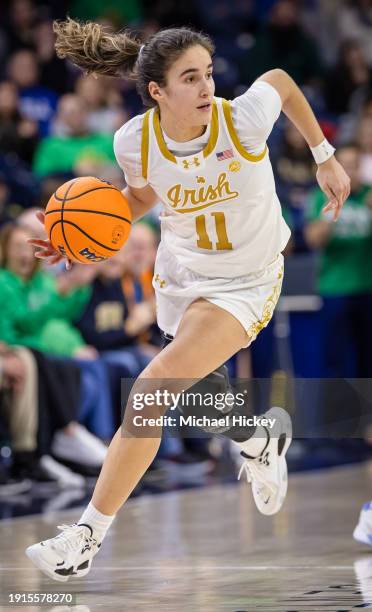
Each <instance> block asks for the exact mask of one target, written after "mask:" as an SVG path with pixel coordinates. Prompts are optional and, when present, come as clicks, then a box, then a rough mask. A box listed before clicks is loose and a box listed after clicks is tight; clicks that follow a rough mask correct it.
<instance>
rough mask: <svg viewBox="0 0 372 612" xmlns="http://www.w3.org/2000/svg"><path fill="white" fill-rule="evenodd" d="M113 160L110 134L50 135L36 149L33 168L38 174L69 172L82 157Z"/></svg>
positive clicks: (104, 160) (106, 160)
mask: <svg viewBox="0 0 372 612" xmlns="http://www.w3.org/2000/svg"><path fill="white" fill-rule="evenodd" d="M87 158H89V159H91V160H93V161H102V162H103V163H107V162H114V161H115V157H114V153H113V148H112V135H111V134H87V135H86V136H80V137H78V136H66V137H62V136H50V137H48V138H45V139H44V140H42V141H41V143H40V145H39V147H38V148H37V150H36V154H35V158H34V165H33V169H34V171H35V172H36V174H38V175H39V176H46V175H48V174H54V173H59V172H71V171H72V170H73V168H74V166H75V165H76V164H77V163H78V162H80V161H81V160H84V159H87Z"/></svg>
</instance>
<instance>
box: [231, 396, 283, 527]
mask: <svg viewBox="0 0 372 612" xmlns="http://www.w3.org/2000/svg"><path fill="white" fill-rule="evenodd" d="M264 416H265V417H267V418H272V419H273V418H274V419H275V425H274V427H273V428H272V429H270V430H267V431H268V436H269V437H268V440H267V443H266V446H265V448H264V449H263V451H262V452H261V454H260V455H259V456H258V457H250V456H249V455H247V454H246V453H244V452H243V451H242V452H241V453H240V454H241V455H242V457H244V459H245V461H244V463H243V464H242V466H241V468H240V471H239V474H238V480H240V477H241V475H242V473H243V472H244V471H245V473H246V475H247V480H248V482H250V483H252V493H253V499H254V501H255V503H256V506H257V508H258V510H259V511H260V512H261V513H262V514H266V515H270V514H275V513H276V512H278V511H279V510H280V508H281V507H282V505H283V503H284V500H285V496H286V494H287V488H288V474H287V462H286V460H285V454H286V452H287V450H288V448H289V445H290V443H291V442H292V423H291V417H290V416H289V414H288V412H286V411H285V410H283V408H277V407H275V408H271V409H270V410H268V412H266V413H265V415H264Z"/></svg>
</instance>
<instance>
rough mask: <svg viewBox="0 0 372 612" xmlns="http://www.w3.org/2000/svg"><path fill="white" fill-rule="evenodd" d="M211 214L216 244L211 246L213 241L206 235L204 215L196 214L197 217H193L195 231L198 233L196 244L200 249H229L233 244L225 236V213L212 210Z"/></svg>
mask: <svg viewBox="0 0 372 612" xmlns="http://www.w3.org/2000/svg"><path fill="white" fill-rule="evenodd" d="M211 215H212V217H214V222H215V226H216V234H217V242H216V246H215V247H213V243H212V241H211V239H210V238H209V236H208V232H207V225H206V220H205V215H198V216H197V217H195V225H196V233H197V235H198V240H197V242H196V244H197V245H198V247H199V248H200V249H210V250H212V249H213V248H216V249H217V251H231V249H232V248H233V245H232V244H231V242H230V241H229V239H228V237H227V230H226V219H225V213H223V212H213V213H211Z"/></svg>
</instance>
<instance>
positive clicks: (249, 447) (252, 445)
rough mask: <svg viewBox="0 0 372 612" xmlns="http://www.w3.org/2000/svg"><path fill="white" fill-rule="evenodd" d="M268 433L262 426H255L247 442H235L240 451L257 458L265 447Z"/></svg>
mask: <svg viewBox="0 0 372 612" xmlns="http://www.w3.org/2000/svg"><path fill="white" fill-rule="evenodd" d="M268 435H269V434H268V432H267V430H266V429H265V428H264V427H263V426H262V425H257V427H256V431H255V432H254V434H253V436H252V437H251V438H249V440H244V442H237V444H238V445H239V446H240V448H241V449H242V451H244V452H245V453H247V455H250V456H251V457H258V456H259V455H260V454H261V453H262V451H263V449H264V448H265V446H266V443H267V438H268Z"/></svg>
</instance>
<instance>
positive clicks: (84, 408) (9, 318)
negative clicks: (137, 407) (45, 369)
mask: <svg viewBox="0 0 372 612" xmlns="http://www.w3.org/2000/svg"><path fill="white" fill-rule="evenodd" d="M28 238H30V235H29V234H28V232H27V231H26V230H25V229H24V228H22V227H21V226H17V224H10V225H9V226H8V227H6V228H4V230H3V234H2V256H3V266H4V268H3V269H2V270H0V300H1V302H2V304H3V316H2V317H1V320H0V340H3V341H4V342H7V343H8V344H9V345H22V346H28V347H30V348H32V349H36V350H37V351H39V352H41V353H42V354H46V355H48V356H52V355H54V356H56V357H55V358H57V357H59V358H64V359H66V358H73V357H74V358H75V359H74V363H75V364H76V365H78V366H79V367H80V369H81V373H82V394H81V405H80V413H79V416H80V419H81V420H82V421H83V422H86V423H88V424H89V426H90V428H91V429H92V431H94V432H95V433H97V434H99V435H101V436H102V437H103V438H109V437H110V435H111V434H112V428H113V425H112V408H111V402H110V396H109V387H108V380H107V372H106V368H105V366H104V364H103V363H102V362H101V361H100V360H99V359H96V357H97V351H96V350H95V349H94V348H93V347H91V346H87V345H86V343H85V342H84V340H83V338H82V337H81V335H80V333H79V331H78V330H77V329H76V328H74V327H73V325H72V324H71V321H72V319H74V318H75V317H78V316H79V314H80V312H81V311H82V310H83V308H84V307H85V304H86V303H87V301H88V300H89V296H90V293H91V290H90V288H89V286H88V285H87V278H86V275H87V274H95V272H96V268H95V267H94V266H91V267H90V266H89V267H88V266H80V267H79V266H76V268H75V270H73V271H72V273H71V274H68V273H66V274H64V275H60V276H58V277H55V276H52V275H51V274H49V273H48V272H46V271H43V270H41V269H39V264H38V260H37V259H35V257H34V253H33V248H32V247H31V246H30V245H29V244H28V242H27V239H28ZM82 268H84V269H83V270H82ZM90 278H91V276H90V277H89V280H90ZM101 456H102V455H101Z"/></svg>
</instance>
